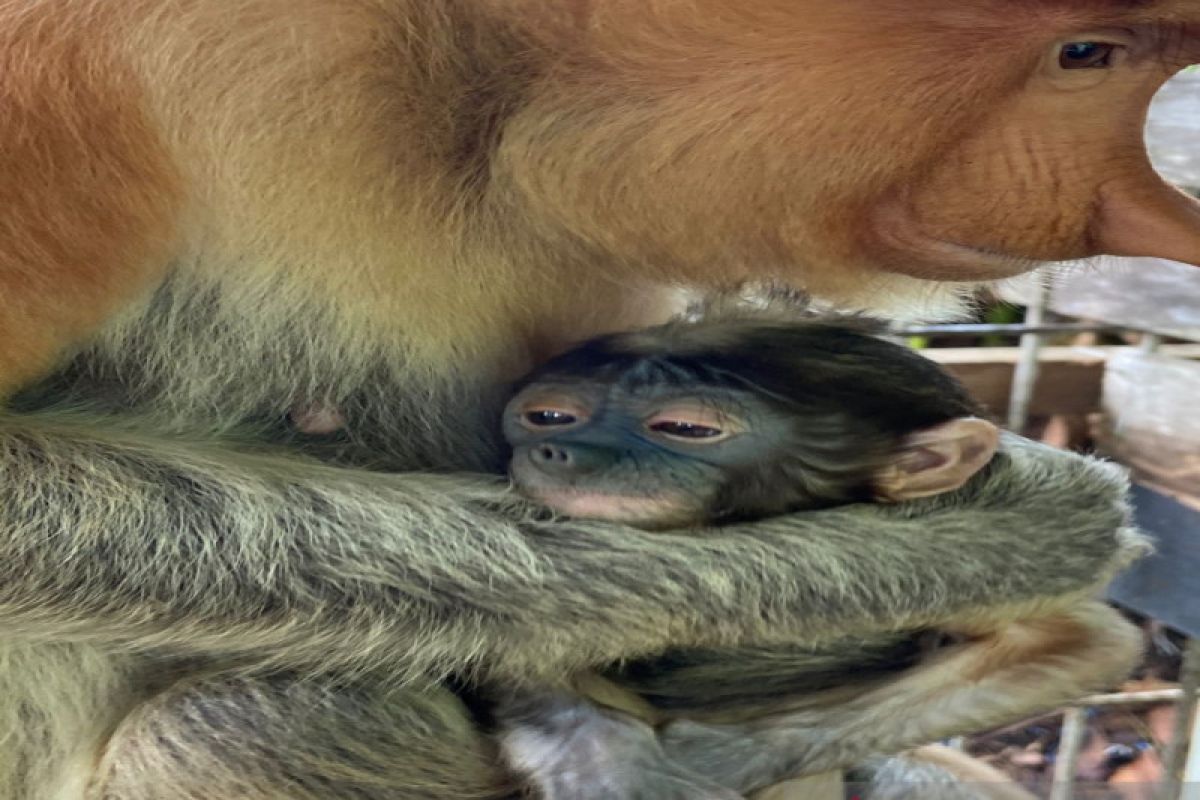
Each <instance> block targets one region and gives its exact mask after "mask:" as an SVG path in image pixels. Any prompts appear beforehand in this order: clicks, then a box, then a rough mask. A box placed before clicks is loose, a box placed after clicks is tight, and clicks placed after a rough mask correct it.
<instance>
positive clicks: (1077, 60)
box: [1058, 42, 1117, 69]
mask: <svg viewBox="0 0 1200 800" xmlns="http://www.w3.org/2000/svg"><path fill="white" fill-rule="evenodd" d="M1116 50H1117V46H1116V45H1115V44H1108V43H1106V42H1068V43H1067V44H1064V45H1063V46H1062V49H1061V50H1059V53H1058V65H1059V66H1060V67H1062V68H1063V69H1107V68H1108V67H1110V66H1112V57H1113V53H1115V52H1116Z"/></svg>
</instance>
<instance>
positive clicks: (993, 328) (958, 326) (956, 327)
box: [889, 322, 1153, 336]
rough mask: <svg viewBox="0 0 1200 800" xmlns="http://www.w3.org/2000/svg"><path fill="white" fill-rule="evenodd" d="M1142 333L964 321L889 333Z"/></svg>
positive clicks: (1079, 326) (1116, 328)
mask: <svg viewBox="0 0 1200 800" xmlns="http://www.w3.org/2000/svg"><path fill="white" fill-rule="evenodd" d="M1138 330H1139V329H1138V328H1130V327H1129V326H1127V325H1101V324H1096V323H1090V322H1043V323H1040V324H1038V325H1030V324H1027V323H1020V322H1017V323H1013V324H1010V325H1009V324H1004V325H1002V324H991V323H983V322H979V323H976V322H969V323H967V322H964V323H947V324H945V325H903V326H900V327H896V328H892V329H890V331H889V332H890V333H892V334H894V335H896V336H984V335H989V334H994V335H1000V336H1021V335H1024V334H1027V333H1125V332H1127V331H1133V332H1138ZM1146 335H1147V336H1151V335H1153V334H1146Z"/></svg>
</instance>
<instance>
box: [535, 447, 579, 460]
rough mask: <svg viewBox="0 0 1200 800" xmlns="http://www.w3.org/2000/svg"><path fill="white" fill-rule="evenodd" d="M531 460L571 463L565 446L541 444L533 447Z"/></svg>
mask: <svg viewBox="0 0 1200 800" xmlns="http://www.w3.org/2000/svg"><path fill="white" fill-rule="evenodd" d="M533 460H534V461H535V462H537V463H539V464H547V465H549V464H558V465H565V464H569V463H571V454H570V453H569V452H568V451H567V450H566V449H565V448H562V447H554V446H553V445H548V444H543V445H538V446H537V447H535V448H534V449H533Z"/></svg>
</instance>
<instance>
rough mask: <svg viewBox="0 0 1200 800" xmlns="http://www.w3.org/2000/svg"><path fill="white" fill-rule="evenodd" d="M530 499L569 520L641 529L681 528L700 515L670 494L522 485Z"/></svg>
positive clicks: (683, 498)
mask: <svg viewBox="0 0 1200 800" xmlns="http://www.w3.org/2000/svg"><path fill="white" fill-rule="evenodd" d="M519 488H520V489H521V492H522V493H523V494H525V495H526V496H528V497H529V498H531V499H533V500H536V501H537V502H539V503H542V504H543V505H546V506H549V507H550V508H552V509H554V510H555V511H558V512H560V513H563V514H566V515H567V516H570V517H576V518H578V519H600V520H608V521H610V522H623V523H626V524H628V525H634V526H636V527H639V528H648V529H662V528H673V527H681V526H684V525H687V524H689V523H692V522H695V521H696V519H697V517H698V516H700V514H699V513H698V509H696V508H695V507H694V506H695V503H694V501H693V502H691V503H689V502H687V501H688V498H686V497H684V496H680V495H671V494H629V493H615V492H603V491H596V490H594V489H575V488H571V487H558V486H555V487H551V486H521V487H519Z"/></svg>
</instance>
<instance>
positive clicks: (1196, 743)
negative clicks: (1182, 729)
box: [1181, 713, 1200, 800]
mask: <svg viewBox="0 0 1200 800" xmlns="http://www.w3.org/2000/svg"><path fill="white" fill-rule="evenodd" d="M1181 797H1182V798H1183V800H1200V713H1196V714H1193V719H1192V743H1191V745H1190V746H1189V747H1188V757H1187V761H1186V762H1185V763H1184V766H1183V792H1182V793H1181Z"/></svg>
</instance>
